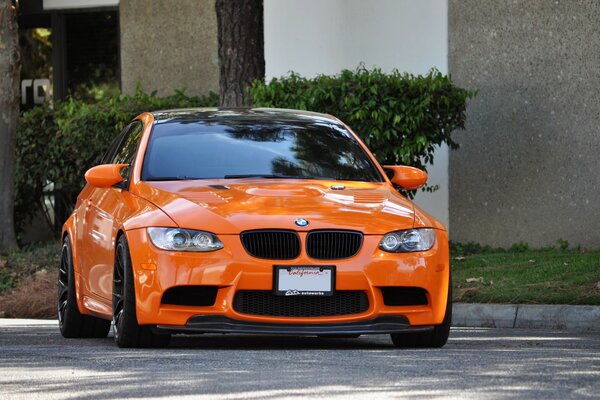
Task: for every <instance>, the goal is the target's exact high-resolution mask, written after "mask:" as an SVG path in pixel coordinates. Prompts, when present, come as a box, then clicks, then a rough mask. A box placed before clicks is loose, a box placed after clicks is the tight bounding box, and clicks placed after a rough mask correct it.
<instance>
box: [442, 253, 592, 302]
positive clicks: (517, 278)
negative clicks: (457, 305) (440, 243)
mask: <svg viewBox="0 0 600 400" xmlns="http://www.w3.org/2000/svg"><path fill="white" fill-rule="evenodd" d="M559 245H560V246H559V248H547V249H542V250H530V249H528V248H527V246H523V245H520V246H517V248H516V249H513V250H512V251H511V250H508V251H507V250H502V249H490V248H482V249H480V250H481V252H479V253H475V254H469V253H468V252H465V251H464V250H465V249H464V248H459V249H458V251H453V252H452V256H451V259H450V262H451V266H452V281H453V284H454V300H455V301H458V302H468V303H529V304H588V305H600V251H589V252H582V251H580V250H569V249H568V248H566V246H565V245H564V244H560V243H559ZM513 247H514V246H513ZM454 250H456V246H455V249H454Z"/></svg>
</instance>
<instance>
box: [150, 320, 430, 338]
mask: <svg viewBox="0 0 600 400" xmlns="http://www.w3.org/2000/svg"><path fill="white" fill-rule="evenodd" d="M431 329H433V326H410V323H409V322H408V319H407V318H406V317H403V316H397V317H377V318H374V319H370V320H367V321H358V322H348V323H340V324H270V323H259V322H251V321H242V320H237V319H233V318H229V317H225V316H221V315H217V316H215V315H199V316H195V317H192V318H190V319H189V320H188V323H187V324H186V325H185V326H173V325H157V326H156V327H155V330H156V331H157V333H192V334H193V333H198V334H199V333H248V334H257V335H370V334H389V333H401V332H407V331H410V332H416V331H429V330H431Z"/></svg>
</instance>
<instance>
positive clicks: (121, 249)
mask: <svg viewBox="0 0 600 400" xmlns="http://www.w3.org/2000/svg"><path fill="white" fill-rule="evenodd" d="M114 268H115V269H114V274H113V298H112V309H113V326H114V334H115V335H114V337H115V342H116V343H117V346H119V347H121V348H132V347H166V346H168V345H169V342H170V340H171V335H168V334H167V335H158V334H155V333H153V332H152V329H151V327H150V326H146V325H139V324H138V321H137V313H136V300H135V286H134V280H133V268H132V266H131V256H130V253H129V246H128V244H127V239H126V238H125V235H122V236H121V237H119V240H118V241H117V248H116V251H115V267H114Z"/></svg>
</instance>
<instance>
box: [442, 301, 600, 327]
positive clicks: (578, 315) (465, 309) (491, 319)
mask: <svg viewBox="0 0 600 400" xmlns="http://www.w3.org/2000/svg"><path fill="white" fill-rule="evenodd" d="M452 326H459V327H460V326H468V327H486V328H534V329H535V328H538V329H563V330H575V331H600V307H598V306H568V305H549V304H548V305H546V304H544V305H532V304H466V303H455V304H454V305H453V307H452Z"/></svg>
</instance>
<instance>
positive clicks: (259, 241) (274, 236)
mask: <svg viewBox="0 0 600 400" xmlns="http://www.w3.org/2000/svg"><path fill="white" fill-rule="evenodd" d="M240 237H241V239H242V244H243V245H244V248H245V249H246V251H247V252H248V253H249V254H250V255H252V256H254V257H257V258H266V259H270V260H291V259H294V258H296V257H298V256H299V255H300V238H299V237H298V234H297V233H296V232H294V231H284V230H279V231H278V230H261V231H246V232H242V234H241V235H240Z"/></svg>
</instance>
